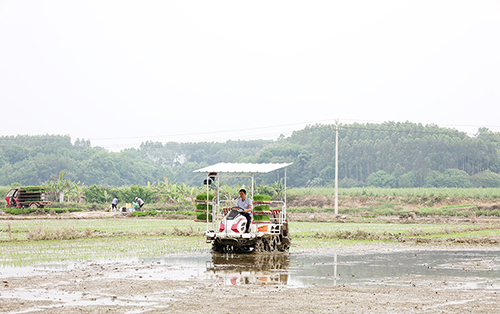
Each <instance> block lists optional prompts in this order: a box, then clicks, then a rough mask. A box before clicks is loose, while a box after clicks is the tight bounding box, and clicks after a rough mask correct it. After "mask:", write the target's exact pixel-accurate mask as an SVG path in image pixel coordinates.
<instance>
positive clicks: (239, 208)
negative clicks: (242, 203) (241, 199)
mask: <svg viewBox="0 0 500 314" xmlns="http://www.w3.org/2000/svg"><path fill="white" fill-rule="evenodd" d="M231 209H232V210H238V211H239V212H240V213H241V212H242V211H244V209H243V208H241V207H239V206H233V207H231Z"/></svg>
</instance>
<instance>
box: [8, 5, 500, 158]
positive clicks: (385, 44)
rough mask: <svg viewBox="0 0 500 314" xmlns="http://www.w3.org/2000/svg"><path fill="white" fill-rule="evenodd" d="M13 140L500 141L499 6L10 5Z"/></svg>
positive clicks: (113, 143) (127, 143)
mask: <svg viewBox="0 0 500 314" xmlns="http://www.w3.org/2000/svg"><path fill="white" fill-rule="evenodd" d="M0 105H1V108H2V115H3V117H2V122H1V123H0V135H17V134H30V135H33V134H69V135H70V136H71V137H72V139H73V140H75V139H76V138H85V139H90V140H91V141H92V144H93V145H98V146H103V147H106V148H108V149H110V150H114V151H118V150H120V149H123V148H126V147H137V146H138V145H139V144H140V143H141V142H143V141H146V140H153V141H161V142H167V141H190V142H198V141H223V140H227V139H234V140H236V139H244V140H247V139H259V138H265V139H276V138H278V136H279V135H280V134H281V133H283V134H284V135H286V136H288V135H290V134H291V132H292V131H293V130H298V129H301V128H303V127H304V126H305V125H306V124H314V123H335V120H336V119H339V121H340V122H341V123H352V122H354V121H357V122H384V121H389V120H390V121H401V122H404V121H407V120H408V121H411V122H416V123H423V124H429V123H435V124H438V125H441V126H445V127H455V128H457V129H460V130H464V131H467V132H468V133H469V134H473V133H475V132H476V131H477V128H478V127H480V126H487V127H489V128H490V129H491V130H494V131H500V1H499V0H496V1H494V0H490V1H481V0H477V1H472V0H469V1H457V0H450V1H440V0H430V1H425V0H418V1H405V0H394V1H373V0H367V1H356V0H354V1H333V0H330V1H290V0H286V1H273V0H266V1H258V0H257V1H256V0H254V1H235V0H231V1H206V0H205V1H189V0H182V1H167V0H159V1H153V0H149V1H148V0H143V1H138V0H137V1H124V0H116V1H112V0H98V1H91V0H85V1H77V0H71V1H68V0H59V1H56V0H45V1H44V0H32V1H28V0H0Z"/></svg>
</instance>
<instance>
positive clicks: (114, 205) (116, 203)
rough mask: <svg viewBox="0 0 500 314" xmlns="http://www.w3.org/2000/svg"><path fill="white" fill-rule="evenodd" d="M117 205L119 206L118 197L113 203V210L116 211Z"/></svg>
mask: <svg viewBox="0 0 500 314" xmlns="http://www.w3.org/2000/svg"><path fill="white" fill-rule="evenodd" d="M116 205H118V197H116V196H115V198H114V199H113V201H111V209H114V210H116Z"/></svg>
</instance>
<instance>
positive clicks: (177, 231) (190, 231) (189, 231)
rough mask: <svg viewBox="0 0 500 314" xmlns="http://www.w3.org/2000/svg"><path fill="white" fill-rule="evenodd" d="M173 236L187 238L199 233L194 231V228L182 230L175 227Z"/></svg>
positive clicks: (189, 227)
mask: <svg viewBox="0 0 500 314" xmlns="http://www.w3.org/2000/svg"><path fill="white" fill-rule="evenodd" d="M171 235H175V236H183V237H186V236H195V235H198V232H196V231H195V230H194V228H193V226H188V227H187V228H186V230H181V229H179V228H177V227H174V231H172V233H171Z"/></svg>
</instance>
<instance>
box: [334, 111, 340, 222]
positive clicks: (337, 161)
mask: <svg viewBox="0 0 500 314" xmlns="http://www.w3.org/2000/svg"><path fill="white" fill-rule="evenodd" d="M338 214H339V120H335V215H338Z"/></svg>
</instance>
